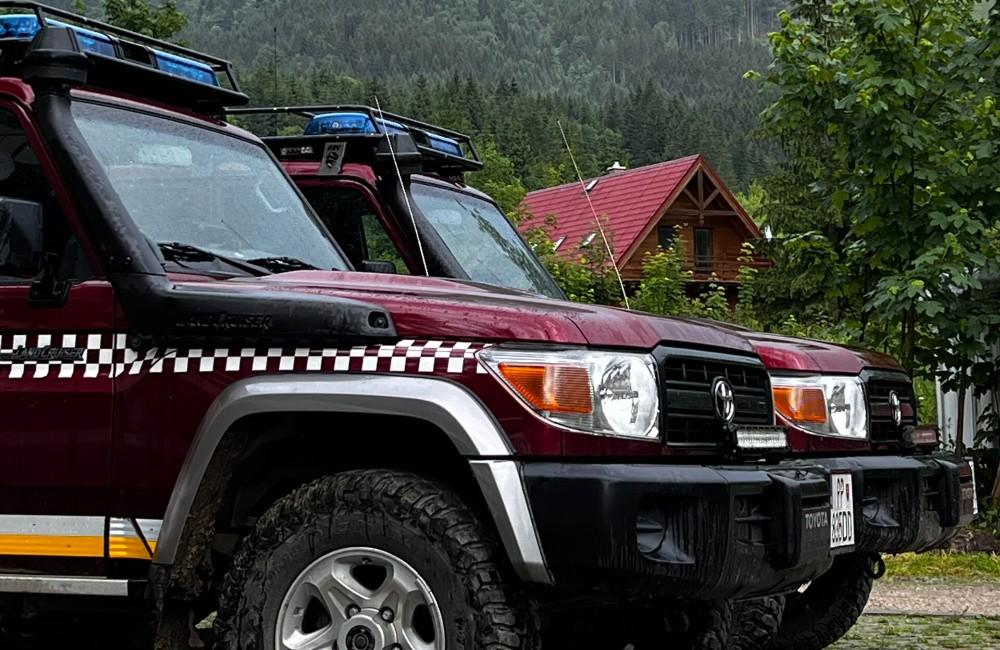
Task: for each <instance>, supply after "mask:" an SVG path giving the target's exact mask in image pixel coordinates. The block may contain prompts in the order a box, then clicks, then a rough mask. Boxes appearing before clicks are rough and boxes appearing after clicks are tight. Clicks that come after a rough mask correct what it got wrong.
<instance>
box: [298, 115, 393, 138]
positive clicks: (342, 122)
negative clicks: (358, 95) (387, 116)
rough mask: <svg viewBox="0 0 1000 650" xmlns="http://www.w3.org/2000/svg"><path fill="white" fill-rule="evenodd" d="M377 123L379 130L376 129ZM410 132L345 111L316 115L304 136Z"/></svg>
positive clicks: (388, 123)
mask: <svg viewBox="0 0 1000 650" xmlns="http://www.w3.org/2000/svg"><path fill="white" fill-rule="evenodd" d="M376 122H377V123H378V125H379V126H381V127H382V128H381V129H376V128H375V124H376ZM409 132H410V131H409V130H408V129H407V128H406V127H405V126H403V125H402V124H400V123H399V122H393V121H391V120H380V119H376V120H375V121H374V122H373V121H372V118H371V117H370V116H369V115H368V114H366V113H358V112H355V111H349V112H348V111H345V112H338V113H324V114H322V115H317V116H316V117H314V118H312V120H310V122H309V124H307V125H306V129H305V131H304V135H357V134H369V133H409Z"/></svg>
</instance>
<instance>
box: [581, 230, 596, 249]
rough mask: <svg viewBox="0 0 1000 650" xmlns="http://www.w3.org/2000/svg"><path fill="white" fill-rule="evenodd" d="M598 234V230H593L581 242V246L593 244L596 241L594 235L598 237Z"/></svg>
mask: <svg viewBox="0 0 1000 650" xmlns="http://www.w3.org/2000/svg"><path fill="white" fill-rule="evenodd" d="M596 236H597V233H596V232H592V233H590V234H589V235H587V236H586V237H584V238H583V241H582V242H580V248H586V247H587V246H590V245H591V244H593V243H594V237H596Z"/></svg>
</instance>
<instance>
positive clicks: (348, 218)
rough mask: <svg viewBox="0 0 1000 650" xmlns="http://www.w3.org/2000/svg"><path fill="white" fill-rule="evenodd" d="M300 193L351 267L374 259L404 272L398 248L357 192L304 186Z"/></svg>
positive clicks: (361, 195) (362, 196)
mask: <svg viewBox="0 0 1000 650" xmlns="http://www.w3.org/2000/svg"><path fill="white" fill-rule="evenodd" d="M302 192H303V193H304V194H305V195H306V198H307V199H308V200H309V203H310V204H311V205H312V207H313V209H314V210H316V214H318V215H319V218H320V219H322V221H323V223H324V224H325V225H326V227H327V229H329V231H330V232H331V233H332V234H333V237H334V239H336V240H337V243H338V244H340V247H341V248H343V249H344V253H346V254H347V257H348V259H350V260H351V264H353V265H354V267H355V268H360V267H361V263H362V262H363V261H365V260H377V261H381V262H392V263H393V264H394V265H395V266H396V271H397V272H398V273H408V270H407V268H406V262H404V261H403V257H402V256H401V255H400V254H399V249H398V248H396V245H395V244H394V243H393V241H392V239H391V238H390V237H389V234H388V233H387V232H386V231H385V228H384V227H383V226H382V222H381V221H379V219H378V217H377V216H376V215H374V214H373V213H372V212H373V211H372V208H371V205H370V204H369V203H368V199H367V198H366V197H365V196H364V195H363V194H362V193H361V192H359V191H358V190H355V189H351V188H348V187H304V188H302Z"/></svg>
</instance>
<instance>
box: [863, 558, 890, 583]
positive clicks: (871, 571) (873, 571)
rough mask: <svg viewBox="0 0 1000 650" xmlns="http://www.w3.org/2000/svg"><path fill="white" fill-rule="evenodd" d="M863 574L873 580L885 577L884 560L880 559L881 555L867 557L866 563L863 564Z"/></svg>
mask: <svg viewBox="0 0 1000 650" xmlns="http://www.w3.org/2000/svg"><path fill="white" fill-rule="evenodd" d="M865 573H867V574H868V575H869V576H870V577H871V578H872V579H874V580H878V579H879V578H881V577H882V576H884V575H885V560H883V559H882V556H881V555H879V554H877V553H875V554H873V555H870V556H869V557H868V562H866V563H865Z"/></svg>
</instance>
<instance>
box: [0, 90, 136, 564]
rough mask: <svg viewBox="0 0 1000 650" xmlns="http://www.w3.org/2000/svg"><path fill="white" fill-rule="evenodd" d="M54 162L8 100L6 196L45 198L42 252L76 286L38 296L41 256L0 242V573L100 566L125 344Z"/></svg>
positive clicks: (3, 156) (1, 112)
mask: <svg viewBox="0 0 1000 650" xmlns="http://www.w3.org/2000/svg"><path fill="white" fill-rule="evenodd" d="M51 169H52V167H51V165H49V164H48V163H47V161H46V158H45V153H44V150H43V148H42V146H41V145H40V143H39V141H38V139H37V136H36V134H35V132H34V131H33V130H32V127H31V125H30V123H29V122H28V120H27V119H26V116H25V115H24V113H23V112H22V111H21V110H20V109H19V108H18V107H16V106H14V105H3V104H0V199H2V200H3V201H5V202H6V203H8V204H10V203H12V202H14V201H17V202H21V204H22V205H26V204H27V203H26V202H31V203H35V204H38V205H39V206H40V208H41V234H42V238H41V241H43V242H44V250H45V251H46V253H47V254H48V255H49V257H50V260H51V262H50V264H51V266H52V268H54V269H57V270H56V271H55V275H56V277H57V278H58V279H60V280H65V281H68V282H69V283H70V289H69V292H68V295H67V297H66V299H65V301H62V302H55V303H53V302H51V301H50V302H47V303H45V304H42V303H39V302H38V301H33V300H32V298H31V295H30V294H31V288H32V285H33V283H35V282H36V281H37V280H38V278H39V277H40V276H41V274H42V267H43V259H44V256H41V255H38V256H34V257H32V256H28V257H25V256H23V255H21V256H20V257H17V258H16V259H15V258H13V257H11V256H10V248H9V246H8V248H7V250H4V247H3V246H0V261H3V270H2V272H0V413H2V417H0V572H4V571H5V569H6V568H9V567H19V568H21V569H23V568H24V567H25V566H32V567H37V570H38V571H40V572H42V573H48V572H52V571H55V570H58V571H60V572H65V573H99V572H101V571H102V570H103V561H104V558H105V554H106V551H105V528H106V525H107V524H106V521H105V516H106V515H107V500H108V486H109V479H110V471H111V466H110V451H111V422H112V395H113V391H112V383H113V379H112V375H113V369H114V363H115V352H116V347H120V346H116V343H117V342H118V341H116V337H115V334H114V313H115V311H114V297H113V292H112V289H111V286H110V285H109V284H108V283H107V282H106V281H103V280H101V279H99V278H97V277H95V276H94V274H93V273H92V272H91V270H90V266H91V265H90V264H88V262H87V260H86V255H85V254H84V251H83V249H82V247H81V245H80V243H79V242H80V239H79V238H78V236H77V232H76V230H75V228H74V227H72V226H71V223H70V220H69V219H68V218H67V213H68V212H67V211H68V208H69V206H68V205H67V204H66V203H65V201H64V200H62V201H61V200H60V198H59V193H58V192H57V190H56V187H57V184H58V179H56V178H54V176H53V175H52V173H51ZM3 210H4V209H3V208H0V219H4V218H8V219H9V218H10V215H9V214H6V213H3ZM35 214H36V215H37V210H36V211H35ZM7 243H8V244H9V242H7ZM5 255H6V258H5ZM26 259H27V262H26V261H25V260H26ZM12 260H13V261H12ZM51 567H59V568H58V569H51Z"/></svg>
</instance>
